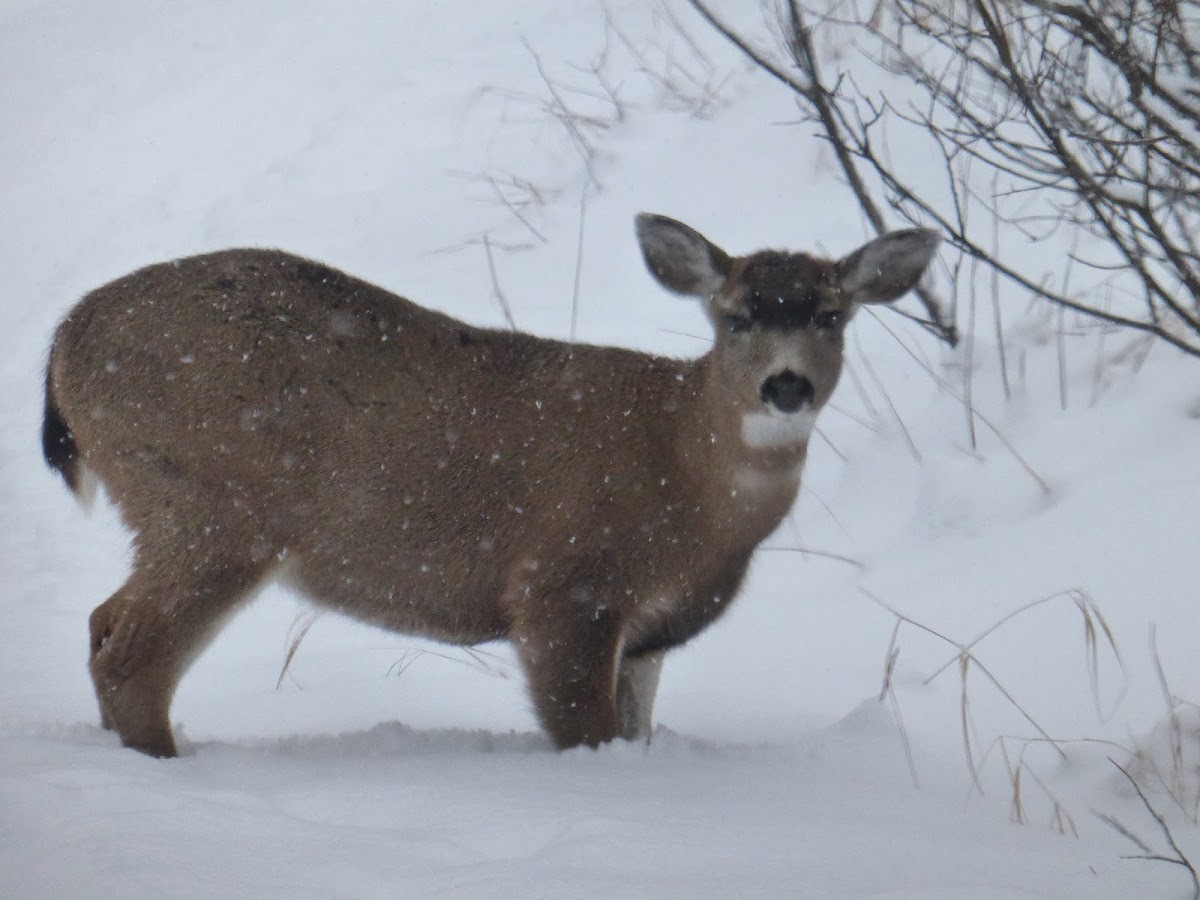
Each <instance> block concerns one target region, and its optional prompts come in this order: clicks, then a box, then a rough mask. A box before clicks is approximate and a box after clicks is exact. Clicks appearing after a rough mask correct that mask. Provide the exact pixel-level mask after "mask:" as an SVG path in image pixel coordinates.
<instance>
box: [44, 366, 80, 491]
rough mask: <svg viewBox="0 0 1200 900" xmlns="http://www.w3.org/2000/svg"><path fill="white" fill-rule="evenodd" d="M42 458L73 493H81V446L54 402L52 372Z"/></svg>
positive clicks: (47, 376)
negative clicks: (60, 476) (76, 441)
mask: <svg viewBox="0 0 1200 900" xmlns="http://www.w3.org/2000/svg"><path fill="white" fill-rule="evenodd" d="M42 456H43V457H44V458H45V460H46V465H48V466H49V467H50V468H52V469H57V470H58V473H59V474H60V475H62V477H63V480H64V481H66V483H67V487H69V488H70V489H71V491H72V492H73V493H76V494H78V493H79V446H78V445H77V444H76V443H75V435H74V433H73V432H72V431H71V426H70V425H68V424H67V420H66V419H64V418H63V415H62V411H61V410H60V409H59V408H58V404H57V403H55V402H54V392H53V391H52V390H51V388H50V372H49V371H47V372H46V412H45V417H44V418H43V419H42Z"/></svg>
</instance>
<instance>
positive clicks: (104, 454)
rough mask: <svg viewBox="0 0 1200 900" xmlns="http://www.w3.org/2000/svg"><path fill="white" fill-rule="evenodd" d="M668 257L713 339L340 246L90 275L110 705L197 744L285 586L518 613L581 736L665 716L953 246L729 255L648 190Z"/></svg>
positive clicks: (84, 483)
mask: <svg viewBox="0 0 1200 900" xmlns="http://www.w3.org/2000/svg"><path fill="white" fill-rule="evenodd" d="M636 234H637V240H638V243H639V246H640V250H641V254H642V256H643V257H644V260H645V263H646V266H647V267H648V269H649V271H650V273H651V274H652V276H653V277H654V278H655V279H656V280H657V282H658V283H659V284H660V285H661V286H662V287H664V288H665V289H666V290H667V291H670V292H672V293H674V294H678V295H683V296H685V297H689V298H693V299H696V300H699V301H700V302H701V303H702V304H703V308H704V311H705V312H706V314H707V318H708V319H709V321H710V322H711V323H712V327H713V332H714V334H715V337H714V340H713V343H712V346H711V348H710V349H709V350H708V351H707V352H706V353H704V354H703V355H702V356H699V357H698V358H695V359H685V360H681V359H671V358H667V357H663V356H658V355H653V354H648V353H644V352H638V351H634V350H630V349H624V348H619V347H612V346H593V345H589V344H585V343H577V342H565V341H560V340H553V339H550V338H545V337H538V336H534V335H531V334H526V333H521V332H518V331H516V330H515V329H514V330H512V331H504V330H493V329H488V328H483V327H478V326H475V325H471V324H468V323H466V322H462V321H458V320H456V319H454V318H451V317H449V316H448V315H445V314H443V313H441V312H438V311H435V310H431V309H427V308H425V307H422V306H419V305H417V304H416V303H414V302H412V301H410V300H407V299H405V298H402V297H400V296H398V295H396V294H393V293H391V292H389V291H387V290H384V289H383V288H381V287H377V286H375V285H373V284H370V283H367V282H365V281H362V280H359V279H357V278H354V277H352V276H350V275H347V274H345V273H343V272H340V271H337V270H335V269H333V268H330V267H328V266H326V265H323V264H321V263H317V262H314V261H311V260H309V259H306V258H301V257H298V256H294V255H290V254H288V253H285V252H283V251H279V250H266V249H232V250H224V251H219V252H214V253H209V254H206V255H200V256H192V257H188V258H183V259H178V260H175V261H172V262H166V263H160V264H156V265H150V266H148V267H146V268H142V269H139V270H138V271H135V272H133V273H132V274H130V275H127V276H125V277H122V278H119V279H117V280H115V281H113V282H111V283H109V284H106V285H104V286H103V287H100V288H98V289H96V290H94V291H92V292H91V293H89V294H87V295H86V296H85V297H84V298H83V299H82V300H80V301H79V302H78V304H77V305H75V306H74V308H73V309H71V310H70V312H69V313H68V315H67V316H66V317H65V319H64V320H63V321H62V323H61V324H60V325H59V327H58V329H57V331H56V332H55V335H54V339H53V343H52V347H51V351H50V355H49V361H48V364H47V371H46V397H45V417H44V422H43V429H42V445H43V452H44V456H45V459H46V461H47V463H48V464H49V466H50V467H51V468H53V469H55V470H57V471H58V473H60V474H61V476H62V477H63V478H64V480H65V482H66V484H67V485H68V487H69V488H70V489H71V490H72V491H73V492H74V493H75V494H76V496H77V497H78V498H80V499H81V500H83V501H85V502H86V501H87V499H88V498H89V497H90V496H94V493H95V490H96V487H97V485H102V486H103V489H104V492H105V495H106V496H107V497H108V498H109V500H110V502H112V503H113V504H114V505H115V506H116V508H117V509H118V511H119V513H120V516H121V518H122V520H123V522H124V524H125V526H126V527H127V528H128V529H129V531H130V532H131V534H132V551H133V552H132V564H131V570H130V574H129V577H128V579H127V580H126V581H125V582H124V584H123V585H122V586H121V587H120V588H119V589H118V590H117V591H116V592H115V593H114V594H113V595H112V596H111V597H109V598H108V599H107V600H105V601H104V602H103V603H101V604H100V605H99V606H98V607H97V608H96V609H95V611H94V612H93V613H92V614H91V617H90V621H89V626H90V659H89V669H90V672H91V676H92V680H93V682H94V686H95V692H96V697H97V700H98V702H99V707H100V720H101V725H102V726H103V727H104V728H106V729H110V730H115V731H116V733H117V735H118V736H119V737H120V740H121V742H122V744H124V745H125V746H127V747H131V748H134V749H136V750H139V751H141V752H143V753H146V754H149V755H151V756H156V757H173V756H176V755H177V753H178V749H177V746H176V743H175V738H174V735H173V732H172V729H171V721H170V717H169V713H170V707H171V701H172V697H173V695H174V693H175V689H176V687H177V685H178V684H179V682H180V679H181V678H182V677H183V676H184V673H185V672H186V671H187V670H188V668H189V666H190V665H191V663H192V662H193V661H194V660H195V659H196V658H197V657H198V656H199V655H200V653H202V652H203V650H204V649H205V647H206V646H207V645H208V643H209V642H210V641H211V640H212V639H213V638H214V637H215V636H216V635H217V633H218V632H219V631H220V630H221V628H222V626H223V625H224V624H226V623H227V622H228V620H229V619H230V617H231V616H232V615H233V614H234V613H235V612H236V611H237V610H239V609H240V608H242V607H243V605H245V604H246V603H248V602H249V601H250V600H251V599H252V598H253V597H254V596H255V595H256V594H257V593H258V592H259V590H260V589H261V588H262V587H264V586H265V585H267V584H269V583H275V582H278V583H281V584H283V585H284V586H285V587H287V588H289V589H291V590H294V591H296V592H298V593H299V594H301V595H302V596H304V597H306V598H308V599H309V600H310V601H311V602H312V603H314V604H316V605H317V606H318V607H322V608H327V609H331V610H334V611H336V612H338V613H342V614H344V615H346V616H349V617H352V618H354V619H357V620H360V621H362V622H365V623H369V624H371V625H375V626H379V627H381V628H384V629H387V630H390V631H394V632H399V633H403V634H407V635H417V636H421V637H424V638H429V639H433V640H435V641H441V642H446V643H449V644H454V645H459V646H473V645H476V644H480V643H483V642H488V641H494V640H501V639H507V640H508V641H509V642H510V643H511V644H512V646H513V648H514V652H515V655H516V657H517V659H518V660H519V663H520V666H521V668H522V670H523V672H524V674H525V681H526V684H527V688H528V692H529V695H530V698H531V701H532V705H533V709H534V711H535V712H536V715H537V718H538V720H539V722H540V724H541V726H542V728H543V729H544V730H545V732H547V733H548V735H549V737H550V739H551V740H552V742H553V744H554V745H555V746H556V747H557V748H560V749H565V748H570V747H575V746H579V745H586V746H590V747H597V746H599V745H601V744H604V743H606V742H609V741H612V740H615V739H618V738H623V739H626V740H630V741H648V740H649V738H650V734H651V730H652V727H653V717H652V713H653V706H654V699H655V695H656V692H657V690H658V684H659V677H660V672H661V667H662V664H663V659H664V656H665V654H666V653H667V652H668V651H669V650H672V649H674V648H676V647H679V646H681V645H683V644H685V643H687V642H688V641H689V640H691V639H692V638H693V637H695V636H696V635H697V634H699V633H700V632H701V631H703V630H704V629H705V628H707V627H708V626H709V625H711V624H712V623H713V622H714V621H716V620H717V619H718V618H720V616H721V615H722V614H723V613H724V612H725V610H726V609H728V608H729V606H730V604H731V603H732V602H733V601H734V599H735V598H736V597H737V595H738V593H739V590H740V588H741V586H742V583H743V580H744V577H745V575H746V571H747V567H748V565H749V563H750V561H751V558H752V556H753V555H754V552H755V549H756V548H757V547H758V546H759V544H761V543H762V542H763V540H764V539H765V538H766V537H767V536H768V535H769V534H770V533H771V532H772V531H774V530H775V528H776V527H777V526H778V525H779V524H780V522H781V521H782V520H783V518H784V516H785V515H786V514H787V513H788V512H789V510H790V509H791V507H792V505H793V503H794V501H795V499H796V496H797V492H798V491H799V487H800V477H801V470H802V469H803V467H804V463H805V458H806V456H807V453H808V444H809V438H810V435H811V434H812V431H813V427H814V423H815V420H816V417H817V414H818V413H819V412H820V410H821V408H822V407H823V406H824V405H825V403H826V401H827V400H828V399H829V397H830V395H831V393H832V392H833V390H834V387H835V385H836V384H837V381H838V377H839V374H840V372H841V369H842V362H843V355H844V351H843V345H844V334H845V329H846V327H847V324H848V323H849V321H850V320H851V318H852V317H853V315H854V313H855V311H856V310H857V309H858V307H859V306H861V305H864V304H881V303H890V302H893V301H895V300H897V299H899V298H900V297H902V296H903V295H904V294H905V293H907V292H908V291H909V290H910V289H912V288H913V287H915V286H916V285H917V284H918V283H919V281H920V279H921V278H922V275H923V273H924V272H925V270H926V268H927V267H928V266H929V264H930V262H931V260H932V258H933V256H934V252H935V250H936V247H937V245H938V242H939V238H938V235H937V234H936V233H935V232H933V231H929V230H925V229H907V230H902V231H895V232H891V233H887V234H884V235H882V236H880V237H878V238H876V239H874V240H871V241H869V242H868V243H866V244H864V245H863V246H861V247H859V248H858V249H857V250H855V251H854V252H852V253H850V254H849V255H847V256H844V257H842V258H839V259H827V258H823V257H817V256H812V255H809V254H806V253H793V252H788V251H782V250H761V251H758V252H755V253H751V254H749V255H746V256H732V255H730V254H728V253H726V252H725V251H724V250H722V249H721V248H720V247H718V246H717V245H715V244H713V243H712V242H710V241H709V240H708V239H707V238H705V237H704V236H703V235H702V234H700V233H699V232H698V231H696V230H694V229H692V228H691V227H689V226H688V225H685V224H683V223H682V222H679V221H676V220H675V219H671V218H668V217H666V216H662V215H656V214H649V213H642V214H639V215H638V216H637V217H636Z"/></svg>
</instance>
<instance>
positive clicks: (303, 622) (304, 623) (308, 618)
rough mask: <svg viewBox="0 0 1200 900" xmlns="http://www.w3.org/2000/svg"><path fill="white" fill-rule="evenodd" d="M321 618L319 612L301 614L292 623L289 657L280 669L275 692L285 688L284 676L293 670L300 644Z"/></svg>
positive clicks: (284, 660)
mask: <svg viewBox="0 0 1200 900" xmlns="http://www.w3.org/2000/svg"><path fill="white" fill-rule="evenodd" d="M319 618H321V613H319V612H312V613H301V614H300V615H298V616H296V619H295V621H293V622H292V627H291V629H289V633H291V635H292V639H291V641H290V643H289V644H288V650H287V655H286V656H284V658H283V666H282V667H281V668H280V669H279V678H278V679H276V681H275V690H279V689H280V687H282V686H283V679H284V676H285V675H287V673H288V669H289V668H291V665H292V660H293V659H295V658H296V651H297V650H299V649H300V644H301V643H302V642H303V641H304V638H305V637H307V636H308V631H309V629H310V628H312V627H313V625H314V624H316V621H317V619H319ZM297 687H299V684H297Z"/></svg>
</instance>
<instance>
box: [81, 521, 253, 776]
mask: <svg viewBox="0 0 1200 900" xmlns="http://www.w3.org/2000/svg"><path fill="white" fill-rule="evenodd" d="M185 547H187V543H186V542H179V543H178V544H177V545H176V546H174V547H173V548H171V552H165V553H164V552H157V553H146V552H144V551H145V550H146V548H145V547H144V546H140V547H139V553H138V556H137V558H136V559H135V564H134V571H133V574H132V575H131V576H130V577H129V580H128V581H126V582H125V584H124V585H122V586H121V588H120V589H119V590H118V591H117V592H116V593H115V594H113V595H112V596H111V597H110V598H109V599H108V600H106V601H105V602H104V603H102V604H100V606H98V607H97V608H96V610H95V611H94V612H93V613H92V616H91V620H90V626H91V662H90V666H89V668H90V669H91V673H92V681H93V682H94V684H95V687H96V698H97V700H98V701H99V703H100V722H101V724H102V725H103V726H104V727H105V728H109V729H112V730H115V731H116V732H117V733H118V734H119V735H120V737H121V742H122V743H123V744H124V745H125V746H127V747H132V748H134V749H136V750H140V751H142V752H143V753H147V754H149V755H151V756H160V757H168V756H175V755H177V751H176V747H175V738H174V736H173V735H172V733H171V722H170V718H169V715H168V714H169V712H170V707H171V698H172V697H173V696H174V694H175V688H176V686H177V685H178V684H179V680H180V679H181V678H182V677H183V674H184V672H186V671H187V668H188V666H189V665H190V664H191V663H192V661H193V660H195V658H196V657H197V656H198V655H199V654H200V652H201V651H202V650H203V649H204V647H205V646H206V644H207V643H208V641H209V640H211V639H212V638H213V637H214V636H215V635H216V633H217V632H218V631H219V630H220V627H221V625H222V624H223V623H224V622H225V621H226V619H227V618H228V617H229V616H230V615H232V614H233V613H234V612H235V611H236V610H237V608H238V606H240V605H241V604H242V603H244V602H245V601H246V600H248V599H249V597H250V595H251V592H252V590H253V588H254V587H255V585H256V583H257V582H258V581H259V580H261V578H262V576H263V574H264V573H263V571H262V570H261V569H260V568H256V567H255V566H253V565H250V564H248V563H241V564H238V563H233V562H231V561H229V560H228V559H219V558H217V557H215V556H212V555H207V556H206V555H202V556H201V557H200V558H197V556H196V552H195V550H191V551H187V550H185V549H184V548H185ZM159 549H160V551H161V548H159ZM147 557H151V558H149V559H148V558H147Z"/></svg>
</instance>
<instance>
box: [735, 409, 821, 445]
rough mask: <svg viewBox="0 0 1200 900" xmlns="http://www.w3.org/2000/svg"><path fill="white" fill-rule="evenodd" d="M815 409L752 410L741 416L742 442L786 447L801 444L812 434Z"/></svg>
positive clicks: (815, 415)
mask: <svg viewBox="0 0 1200 900" xmlns="http://www.w3.org/2000/svg"><path fill="white" fill-rule="evenodd" d="M816 422H817V411H816V410H813V409H802V410H800V411H799V412H794V413H781V412H752V413H746V414H745V415H744V416H742V443H744V444H745V445H746V446H747V447H758V448H762V447H788V446H792V445H795V444H803V443H804V442H806V441H807V440H808V436H809V435H810V434H812V430H813V425H815V424H816Z"/></svg>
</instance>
